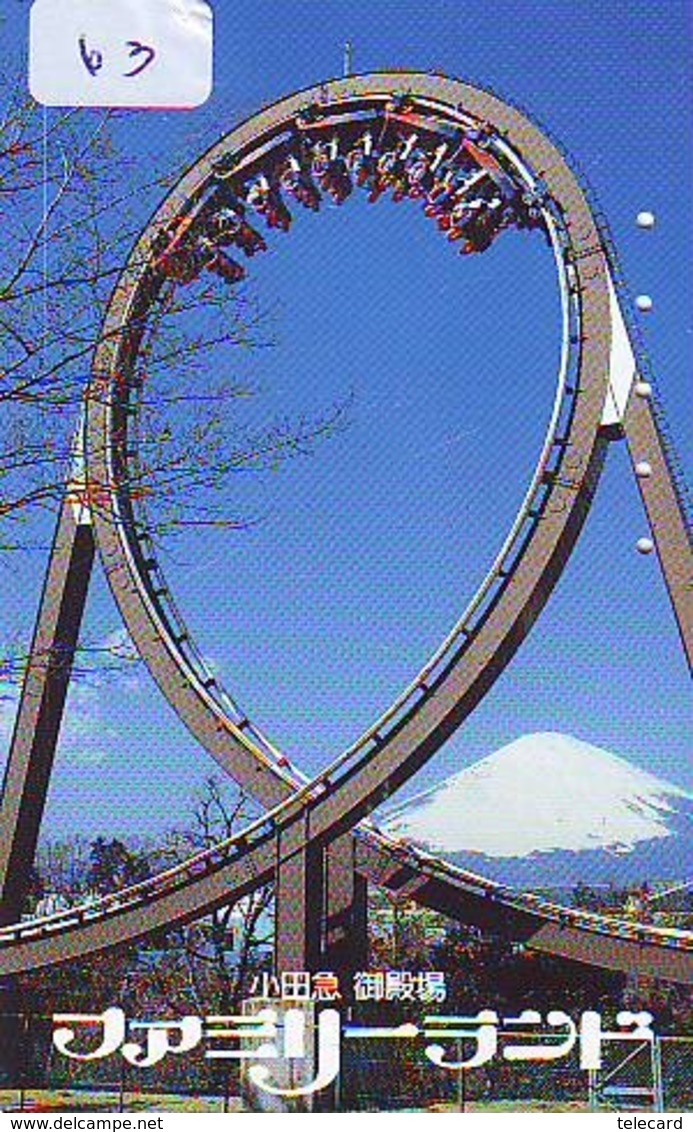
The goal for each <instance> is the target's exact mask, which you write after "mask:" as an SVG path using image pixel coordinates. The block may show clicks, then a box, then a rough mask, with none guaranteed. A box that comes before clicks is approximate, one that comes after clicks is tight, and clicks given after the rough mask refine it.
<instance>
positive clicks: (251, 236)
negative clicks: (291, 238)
mask: <svg viewBox="0 0 693 1132" xmlns="http://www.w3.org/2000/svg"><path fill="white" fill-rule="evenodd" d="M206 231H207V234H208V235H209V236H210V238H211V239H212V240H214V242H215V243H216V244H217V245H218V246H219V247H226V246H227V245H229V244H236V245H237V246H238V247H239V248H240V249H241V251H243V252H244V253H245V255H247V256H254V255H256V254H257V253H258V252H264V251H267V244H266V243H265V240H264V239H263V237H262V236H261V235H260V233H259V232H257V231H256V230H255V228H253V227H252V226H251V225H250V224H248V222H247V221H246V220H244V218H243V216H242V215H241V214H240V212H238V211H237V210H236V209H235V208H222V209H220V210H219V212H215V213H214V214H213V215H212V216H211V217H210V219H209V221H208V223H207V226H206Z"/></svg>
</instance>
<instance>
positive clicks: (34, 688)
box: [0, 494, 94, 924]
mask: <svg viewBox="0 0 693 1132" xmlns="http://www.w3.org/2000/svg"><path fill="white" fill-rule="evenodd" d="M93 561H94V536H93V533H92V528H91V526H90V524H89V522H88V519H87V517H86V514H85V512H84V511H83V509H80V508H78V507H76V506H75V504H74V503H72V502H71V501H70V499H69V494H66V497H65V500H64V501H63V504H62V506H61V509H60V514H59V516H58V523H57V527H56V532H55V537H54V540H53V548H52V551H51V557H50V562H49V566H48V572H47V575H46V581H45V584H44V589H43V594H42V596H41V603H40V606H39V613H38V617H37V621H36V628H35V631H34V639H33V641H32V645H31V652H30V654H29V663H28V666H27V670H26V674H25V677H24V685H23V688H22V694H21V699H20V704H19V711H18V713H17V719H16V723H15V728H14V734H13V736H12V744H11V747H10V755H9V760H8V763H7V769H6V771H5V780H4V783H3V790H2V801H1V803H0V924H10V923H14V922H15V921H16V920H18V919H19V917H20V915H21V912H22V906H23V903H24V899H25V897H26V894H27V891H28V888H29V884H30V880H31V870H32V866H33V863H34V857H35V854H36V845H37V842H38V836H39V830H40V826H41V818H42V817H43V810H44V806H45V802H46V794H47V792H48V785H49V781H50V775H51V770H52V767H53V759H54V756H55V751H56V747H57V745H58V737H59V733H60V725H61V722H62V718H63V711H64V708H65V699H66V697H67V690H68V685H69V681H70V675H71V673H72V664H73V660H74V653H75V648H76V645H77V639H78V635H79V630H80V625H81V622H82V614H83V612H84V603H85V600H86V596H87V589H88V586H89V579H90V577H91V571H92V565H93Z"/></svg>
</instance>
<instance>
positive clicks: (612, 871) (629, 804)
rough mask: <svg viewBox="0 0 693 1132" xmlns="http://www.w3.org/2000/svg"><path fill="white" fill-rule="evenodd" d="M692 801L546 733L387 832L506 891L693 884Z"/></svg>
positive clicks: (458, 781)
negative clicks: (509, 887)
mask: <svg viewBox="0 0 693 1132" xmlns="http://www.w3.org/2000/svg"><path fill="white" fill-rule="evenodd" d="M692 800H693V799H692V796H691V795H690V794H689V793H688V792H687V791H685V790H683V789H682V788H681V787H679V786H675V785H674V784H673V783H670V782H666V781H664V780H663V779H660V778H656V777H655V776H654V775H652V774H649V773H648V772H647V771H644V770H641V769H640V768H639V767H635V766H633V765H632V764H631V763H629V762H627V761H626V760H625V759H623V758H620V757H618V756H617V755H612V754H610V753H609V752H608V751H604V750H602V749H600V748H599V747H595V746H592V744H590V743H585V742H583V741H582V740H580V739H575V738H573V737H572V736H569V735H561V734H558V733H554V732H546V733H540V734H535V735H525V736H523V737H522V738H520V739H517V740H516V741H515V742H513V743H510V744H509V745H508V746H506V747H503V748H501V750H499V751H497V752H496V753H495V754H493V755H489V756H488V757H487V758H484V759H481V761H480V762H477V763H474V764H473V766H470V767H467V768H466V769H465V770H463V771H461V772H460V773H459V774H456V775H453V776H452V777H451V778H448V779H446V780H445V781H444V782H442V783H441V784H439V785H438V786H435V787H433V788H432V789H431V790H428V791H426V792H425V793H424V794H420V795H418V796H417V797H415V798H412V799H411V800H409V801H408V802H406V803H404V804H403V805H402V806H401V807H399V808H398V809H397V810H391V811H390V812H389V813H387V814H386V815H385V816H384V818H383V820H382V821H381V822H380V824H381V826H382V828H383V829H384V830H385V831H386V832H387V833H390V834H392V835H393V836H396V837H406V838H409V839H411V840H412V841H413V842H415V843H417V844H419V845H421V846H422V847H423V848H425V849H428V850H429V851H431V852H434V853H438V854H440V855H441V856H444V857H446V858H447V859H448V860H450V861H453V862H454V863H455V864H459V865H462V866H463V867H465V868H470V869H473V870H475V871H477V872H483V873H485V874H486V875H487V876H489V877H492V878H494V879H498V880H501V881H503V882H504V883H507V884H521V885H530V884H531V885H541V886H545V885H556V884H561V885H569V884H576V883H577V882H578V881H580V880H583V881H587V882H591V883H596V882H602V883H606V882H610V881H612V882H614V883H626V882H641V881H643V880H646V879H647V880H651V881H656V880H658V879H665V878H666V879H670V878H683V877H684V876H685V875H686V874H687V873H688V874H690V871H691V867H692V865H693V862H692V861H691V857H690V849H688V850H687V846H686V838H685V826H686V825H687V824H688V822H689V818H690V812H691V801H692ZM689 834H690V828H689ZM689 844H690V842H689ZM687 851H688V860H686V852H687Z"/></svg>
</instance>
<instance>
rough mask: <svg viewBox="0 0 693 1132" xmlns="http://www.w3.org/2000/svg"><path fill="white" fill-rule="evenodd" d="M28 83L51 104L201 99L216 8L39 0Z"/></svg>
mask: <svg viewBox="0 0 693 1132" xmlns="http://www.w3.org/2000/svg"><path fill="white" fill-rule="evenodd" d="M29 89H30V90H31V93H32V95H33V97H34V98H35V99H36V101H37V102H40V103H43V104H44V105H46V106H137V107H142V108H144V109H149V108H159V109H161V108H164V107H165V108H167V109H187V108H190V107H193V106H201V105H202V103H203V102H206V100H207V99H208V98H209V95H210V93H211V90H212V10H211V8H210V6H209V4H208V3H206V0H34V4H33V6H32V9H31V31H30V50H29Z"/></svg>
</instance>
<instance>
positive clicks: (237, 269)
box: [154, 217, 245, 284]
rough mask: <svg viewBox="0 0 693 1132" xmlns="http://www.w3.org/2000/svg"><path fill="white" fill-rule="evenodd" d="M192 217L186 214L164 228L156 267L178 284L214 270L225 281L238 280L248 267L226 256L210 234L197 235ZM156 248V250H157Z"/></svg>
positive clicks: (243, 275)
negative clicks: (206, 271)
mask: <svg viewBox="0 0 693 1132" xmlns="http://www.w3.org/2000/svg"><path fill="white" fill-rule="evenodd" d="M192 223H193V222H192V219H191V218H190V217H184V218H183V219H182V220H178V221H177V222H175V223H174V224H172V225H169V227H168V228H167V229H166V230H165V232H164V233H163V235H162V238H161V239H160V240H158V241H157V246H161V245H163V250H162V251H161V252H160V254H159V255H158V256H157V258H156V259H155V260H154V267H155V268H156V270H157V271H160V272H161V274H162V275H163V276H164V277H165V278H166V279H170V280H172V281H173V282H175V283H183V284H188V283H193V282H195V280H196V279H199V278H200V276H201V274H202V272H203V271H204V270H205V268H207V270H209V271H212V272H213V273H214V274H215V275H219V276H221V278H222V279H223V280H224V281H225V282H226V283H239V282H240V281H241V279H244V278H245V270H244V269H243V267H241V265H240V264H239V263H236V262H235V260H232V259H230V257H229V256H227V255H224V253H223V252H222V251H221V250H220V248H219V247H218V246H217V244H216V243H215V242H214V241H213V240H211V239H210V238H209V237H208V236H194V235H193V231H192ZM155 250H156V249H155Z"/></svg>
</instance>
